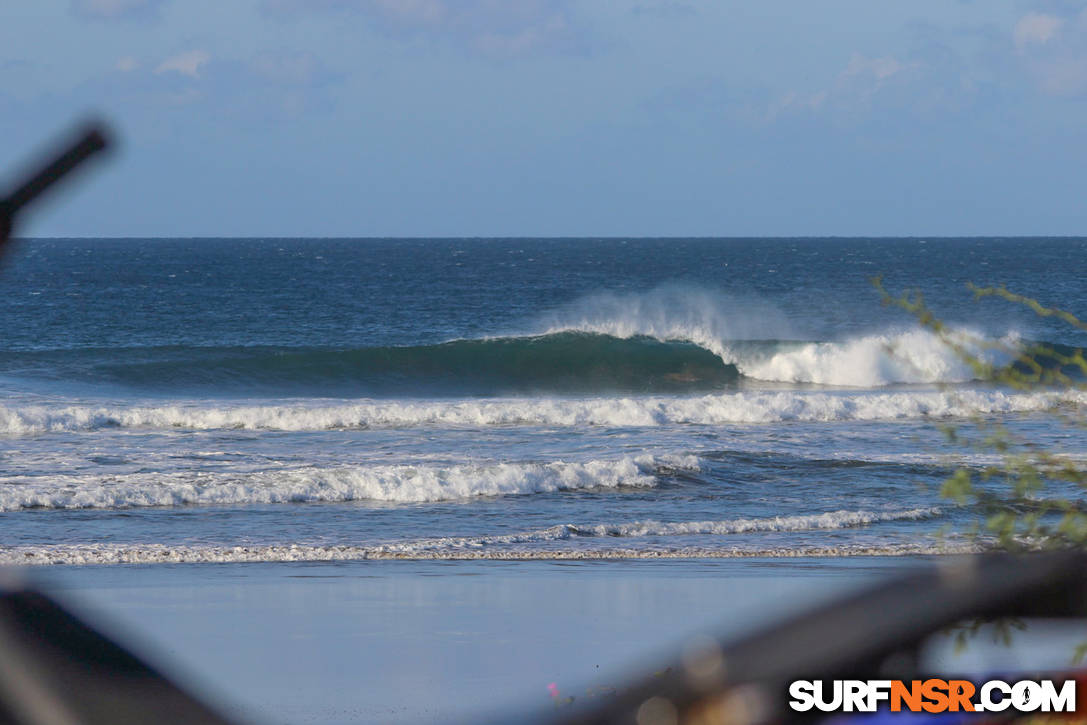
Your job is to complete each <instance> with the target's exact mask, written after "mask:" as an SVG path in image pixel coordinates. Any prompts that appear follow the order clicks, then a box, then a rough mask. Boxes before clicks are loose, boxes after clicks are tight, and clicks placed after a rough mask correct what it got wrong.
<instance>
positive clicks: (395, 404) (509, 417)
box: [0, 390, 1087, 435]
mask: <svg viewBox="0 0 1087 725" xmlns="http://www.w3.org/2000/svg"><path fill="white" fill-rule="evenodd" d="M1061 405H1072V406H1082V405H1087V392H1085V391H1075V390H1068V391H1063V392H1032V393H1012V392H1004V391H998V390H957V391H917V390H904V391H897V392H890V391H885V392H859V391H858V392H848V393H847V392H844V391H842V392H815V391H779V392H765V391H761V392H741V393H726V394H715V395H704V396H697V397H636V398H595V399H564V398H540V399H524V398H505V399H491V400H483V401H480V400H470V401H457V400H452V401H444V400H432V401H418V402H408V401H373V400H363V401H337V402H332V401H324V400H322V401H308V402H302V403H295V404H280V403H269V404H266V405H247V404H239V405H229V404H219V405H208V404H207V403H205V402H193V403H175V404H165V405H86V404H79V405H66V404H51V405H50V404H7V405H0V434H7V435H33V434H40V433H50V432H78V431H95V430H102V429H108V428H146V429H165V430H170V429H182V430H227V429H248V430H281V431H317V430H336V429H351V428H414V427H434V426H438V427H443V426H452V427H483V426H563V427H568V426H585V425H599V426H610V427H647V426H659V425H669V424H677V423H679V424H684V423H690V424H700V425H721V424H727V423H774V422H778V421H808V422H815V421H855V420H895V419H901V418H924V417H970V416H974V415H979V414H982V415H984V414H994V413H1023V412H1033V411H1040V410H1048V409H1051V408H1053V407H1055V406H1061Z"/></svg>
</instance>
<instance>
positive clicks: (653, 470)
mask: <svg viewBox="0 0 1087 725" xmlns="http://www.w3.org/2000/svg"><path fill="white" fill-rule="evenodd" d="M677 469H683V470H694V471H697V470H698V459H697V458H695V457H694V456H683V457H676V458H672V457H663V458H662V457H653V456H649V455H644V456H638V457H633V458H631V457H628V458H620V459H617V460H610V461H609V460H601V461H587V462H584V463H567V462H563V461H556V462H551V463H485V464H462V465H449V466H436V465H419V466H410V465H392V466H360V467H345V468H313V467H309V468H298V469H289V470H279V471H269V472H261V473H250V474H227V475H224V476H213V475H207V474H203V475H197V476H193V475H192V474H190V473H184V472H182V473H132V474H121V475H109V476H99V477H60V476H58V477H49V478H48V479H46V480H41V479H38V478H34V477H30V478H25V479H19V478H16V479H8V480H5V481H3V484H4V485H2V486H0V511H18V510H22V509H84V508H135V507H146V506H186V505H224V504H234V505H246V504H277V503H316V502H337V503H339V502H348V501H389V502H396V503H422V502H432V501H452V500H457V499H467V498H474V497H480V496H510V495H524V494H535V493H554V492H557V491H573V490H584V489H599V488H611V489H616V488H620V487H641V488H648V487H652V486H655V485H656V484H657V475H658V474H663V475H667V474H668V473H671V472H674V471H675V470H677Z"/></svg>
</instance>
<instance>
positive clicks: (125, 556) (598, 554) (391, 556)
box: [0, 542, 983, 566]
mask: <svg viewBox="0 0 1087 725" xmlns="http://www.w3.org/2000/svg"><path fill="white" fill-rule="evenodd" d="M982 550H983V547H982V546H980V545H978V544H963V543H954V544H952V543H926V542H914V543H899V544H882V545H872V544H855V545H849V544H845V545H840V546H818V545H816V546H809V545H804V546H794V547H787V546H782V547H757V546H755V547H740V546H731V547H721V546H683V547H656V548H645V547H642V548H634V547H625V548H596V549H530V548H509V549H436V550H426V551H410V552H402V551H391V550H388V549H385V548H381V547H366V546H347V545H344V546H311V545H304V544H283V545H272V546H164V545H156V544H133V545H124V544H88V545H82V546H49V547H13V548H9V549H0V565H9V566H40V565H93V564H98V565H102V564H175V563H177V564H201V563H251V562H252V563H256V562H298V561H363V560H419V561H471V560H498V561H547V560H557V561H591V560H599V559H606V560H615V559H740V558H798V557H817V558H839V557H853V556H938V555H950V554H965V553H975V552H978V551H982Z"/></svg>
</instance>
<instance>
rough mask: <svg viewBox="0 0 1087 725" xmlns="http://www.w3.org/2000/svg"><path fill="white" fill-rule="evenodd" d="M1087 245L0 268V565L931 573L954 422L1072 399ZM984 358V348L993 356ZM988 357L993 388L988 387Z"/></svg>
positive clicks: (718, 246) (310, 245) (329, 253)
mask: <svg viewBox="0 0 1087 725" xmlns="http://www.w3.org/2000/svg"><path fill="white" fill-rule="evenodd" d="M877 274H879V275H882V276H883V279H884V283H885V284H886V285H887V287H888V288H889V289H891V290H893V291H896V292H897V291H902V290H904V289H906V288H916V289H919V290H921V291H922V292H923V293H924V294H925V299H926V300H927V302H928V303H929V304H930V305H931V306H932V307H933V308H934V309H935V310H936V311H937V312H938V313H939V314H940V315H941V317H942V318H943V319H944V320H945V321H947V322H948V323H950V324H951V325H952V326H953V327H954V328H955V329H956V330H961V331H962V332H963V334H965V335H970V336H972V337H973V338H974V339H981V340H988V341H998V342H1000V343H1001V344H1002V345H1010V346H1015V345H1019V344H1029V343H1031V342H1045V343H1047V344H1050V345H1053V346H1058V347H1060V349H1073V348H1075V347H1076V346H1082V345H1085V344H1087V335H1085V334H1084V333H1083V332H1082V331H1079V332H1077V331H1076V330H1074V329H1072V328H1070V327H1069V326H1067V325H1065V324H1064V323H1061V322H1060V321H1056V320H1053V319H1052V318H1043V317H1038V316H1036V315H1035V314H1034V313H1033V312H1031V311H1030V310H1028V309H1026V308H1024V307H1021V306H1016V305H1013V304H1010V303H1006V302H1002V301H998V300H992V299H990V300H981V301H975V300H974V299H973V298H972V296H971V294H970V292H969V291H968V290H967V288H966V286H965V285H966V283H967V282H974V283H977V284H980V285H991V284H992V285H999V284H1003V285H1006V286H1007V287H1008V288H1009V289H1012V290H1014V291H1016V292H1019V293H1022V294H1025V295H1029V296H1032V297H1037V298H1039V299H1041V300H1042V301H1044V302H1048V303H1053V304H1058V305H1060V306H1061V307H1064V308H1066V309H1068V310H1069V311H1071V312H1073V313H1074V314H1077V315H1079V316H1080V317H1087V285H1085V284H1084V283H1085V280H1087V240H1084V239H1022V238H1016V239H991V238H984V239H982V238H978V239H628V240H624V239H561V240H556V239H540V240H537V239H407V240H404V239H400V240H397V239H357V240H353V239H37V240H22V241H20V242H18V243H17V244H14V245H12V248H11V249H10V250H9V253H8V254H7V255H6V257H5V259H4V260H3V262H2V265H0V563H16V564H69V565H71V564H124V563H155V562H246V561H261V562H277V561H306V560H314V561H316V560H341V559H343V560H359V559H373V558H406V559H514V560H517V559H595V558H603V559H610V558H624V559H631V558H730V557H755V556H758V557H799V556H805V557H811V556H816V557H843V556H857V555H884V556H886V555H899V554H907V555H908V554H925V553H935V552H939V551H945V550H953V549H956V547H958V548H960V549H961V548H962V547H964V546H967V545H968V542H966V541H965V540H961V539H958V538H956V537H955V536H954V535H951V536H943V537H941V535H940V534H941V532H942V531H946V530H952V531H954V530H958V529H961V528H963V527H964V526H966V525H968V524H969V522H971V521H973V520H975V519H976V518H977V517H978V515H979V514H980V513H981V512H979V511H978V510H977V509H976V507H971V506H958V505H954V504H952V503H951V502H949V501H946V500H944V499H941V497H940V496H939V487H940V483H941V482H942V481H943V479H944V478H945V477H946V476H947V475H948V473H949V471H950V470H951V468H952V467H953V466H954V465H959V464H966V465H970V466H974V467H977V468H979V469H980V468H981V467H983V466H985V465H987V464H988V463H991V462H992V461H993V460H995V459H994V457H993V456H992V455H991V454H990V453H987V452H986V451H983V450H975V449H972V448H970V447H969V446H964V445H960V444H952V443H951V442H949V440H948V439H947V437H946V435H945V433H944V431H943V428H944V427H945V426H948V425H953V426H957V427H959V429H960V430H961V431H962V432H963V434H964V436H965V438H966V439H968V440H969V439H971V437H976V436H975V435H974V434H973V433H971V431H973V430H974V426H975V425H976V423H977V422H978V421H982V422H985V423H994V422H999V423H1002V424H1004V425H1005V426H1007V427H1008V429H1009V430H1010V431H1012V433H1014V434H1016V435H1022V436H1025V437H1027V438H1029V439H1030V440H1033V441H1037V442H1040V443H1041V444H1043V445H1046V446H1049V447H1051V448H1053V449H1055V450H1058V451H1061V452H1064V453H1066V454H1068V455H1072V456H1076V457H1080V458H1082V457H1083V456H1085V455H1087V433H1085V432H1084V431H1083V430H1082V429H1075V428H1069V427H1067V426H1063V425H1061V424H1059V422H1058V418H1059V416H1056V415H1054V413H1069V412H1071V413H1072V414H1073V415H1076V414H1081V411H1082V407H1083V406H1084V405H1085V404H1087V395H1085V394H1084V393H1082V392H1077V391H1075V390H1074V389H1071V388H1068V389H1065V388H1060V387H1052V388H1047V389H1044V390H1031V391H1017V390H1012V389H1006V388H1001V387H999V386H995V385H992V384H984V383H980V382H978V381H976V380H974V379H973V378H974V375H973V373H972V371H971V370H970V369H969V368H968V367H967V366H966V365H965V364H963V363H962V362H961V361H959V360H958V359H957V358H956V356H955V355H954V354H953V353H952V352H951V351H950V350H949V349H947V348H946V347H945V346H944V345H943V344H942V343H940V342H939V341H938V340H937V339H936V338H934V337H933V336H932V335H931V334H930V333H928V332H925V331H923V330H921V329H919V327H918V326H917V324H916V323H915V322H914V321H913V320H912V319H911V318H910V316H909V315H908V314H906V313H905V312H903V311H901V310H899V309H897V308H895V307H892V306H883V305H881V304H880V298H879V295H878V294H877V292H876V291H875V290H874V288H873V287H872V285H871V283H870V278H871V277H873V276H874V275H877ZM984 354H986V355H989V356H999V355H1000V354H1001V353H1000V352H998V351H986V352H985V353H984ZM994 362H997V363H1001V362H1002V361H1001V360H999V359H994Z"/></svg>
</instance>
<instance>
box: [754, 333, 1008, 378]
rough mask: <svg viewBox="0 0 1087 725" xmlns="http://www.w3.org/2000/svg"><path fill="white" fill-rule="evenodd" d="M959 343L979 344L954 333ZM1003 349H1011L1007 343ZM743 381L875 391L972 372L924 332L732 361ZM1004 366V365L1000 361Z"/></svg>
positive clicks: (972, 337)
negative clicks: (838, 386) (879, 388)
mask: <svg viewBox="0 0 1087 725" xmlns="http://www.w3.org/2000/svg"><path fill="white" fill-rule="evenodd" d="M956 337H957V338H958V340H959V341H960V342H963V344H966V343H965V342H964V341H966V340H981V339H982V338H981V336H980V335H978V334H977V333H968V332H960V333H959V334H958V335H957V336H956ZM1001 344H1002V345H1004V346H1006V347H1007V346H1011V345H1014V342H1013V341H1011V340H1010V339H1006V340H1004V341H1003V342H1002V343H1001ZM971 352H972V354H974V355H977V356H979V357H983V358H984V359H986V360H989V361H990V362H996V361H997V357H998V354H997V353H996V352H994V351H989V352H985V351H982V350H980V349H976V348H972V349H971ZM734 362H735V363H736V365H737V368H738V369H739V370H740V372H742V373H743V374H744V375H747V376H748V377H752V378H757V379H759V380H768V381H776V382H786V383H817V384H820V385H842V386H852V387H877V386H883V385H890V384H893V383H961V382H968V381H970V380H972V379H973V378H974V377H975V374H974V371H973V370H972V369H971V368H970V366H969V365H967V364H966V363H965V362H964V361H963V360H962V359H961V358H960V357H959V356H958V355H957V354H956V353H955V352H954V350H952V349H951V347H949V346H948V345H947V344H946V343H945V342H944V341H943V340H941V339H940V338H939V337H938V336H937V335H935V334H933V333H931V332H929V331H927V330H920V329H918V330H910V331H906V332H899V333H891V334H884V335H872V336H868V337H860V338H856V339H853V340H847V341H845V342H820V343H808V344H804V345H800V346H798V347H796V348H794V349H788V350H782V351H780V352H775V353H774V354H773V355H771V356H770V357H768V358H764V359H758V358H756V359H744V358H742V357H741V358H737V359H736V360H735V361H734ZM1005 362H1006V361H1005Z"/></svg>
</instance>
